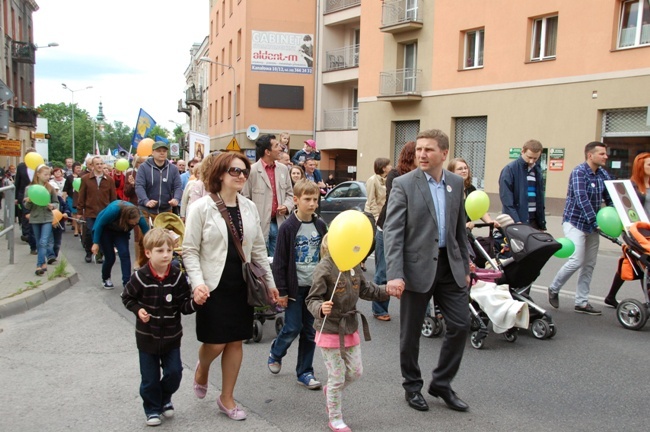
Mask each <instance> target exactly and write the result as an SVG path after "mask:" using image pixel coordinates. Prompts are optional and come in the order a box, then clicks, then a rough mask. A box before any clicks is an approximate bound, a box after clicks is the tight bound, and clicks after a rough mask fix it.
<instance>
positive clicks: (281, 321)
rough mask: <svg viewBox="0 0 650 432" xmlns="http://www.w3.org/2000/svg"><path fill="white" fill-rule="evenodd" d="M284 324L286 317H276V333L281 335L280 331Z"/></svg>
mask: <svg viewBox="0 0 650 432" xmlns="http://www.w3.org/2000/svg"><path fill="white" fill-rule="evenodd" d="M283 326H284V318H282V317H281V316H279V317H277V318H276V319H275V334H277V335H279V334H280V331H282V327H283Z"/></svg>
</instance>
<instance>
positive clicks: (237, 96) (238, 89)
mask: <svg viewBox="0 0 650 432" xmlns="http://www.w3.org/2000/svg"><path fill="white" fill-rule="evenodd" d="M235 103H236V104H237V115H239V114H240V113H241V87H240V85H239V84H237V94H236V95H235Z"/></svg>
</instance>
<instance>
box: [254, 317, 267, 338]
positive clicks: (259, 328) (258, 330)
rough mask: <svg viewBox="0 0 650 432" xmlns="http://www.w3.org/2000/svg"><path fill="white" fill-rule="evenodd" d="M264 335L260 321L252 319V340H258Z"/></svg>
mask: <svg viewBox="0 0 650 432" xmlns="http://www.w3.org/2000/svg"><path fill="white" fill-rule="evenodd" d="M263 335H264V329H263V328H262V323H261V322H259V321H258V320H255V321H253V341H255V342H259V341H261V340H262V336H263Z"/></svg>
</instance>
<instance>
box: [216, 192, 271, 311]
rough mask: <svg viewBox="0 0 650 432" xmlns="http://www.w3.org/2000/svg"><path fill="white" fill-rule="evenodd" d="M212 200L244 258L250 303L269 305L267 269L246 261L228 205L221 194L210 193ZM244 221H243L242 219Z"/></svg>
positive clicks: (240, 255)
mask: <svg viewBox="0 0 650 432" xmlns="http://www.w3.org/2000/svg"><path fill="white" fill-rule="evenodd" d="M210 197H211V198H212V200H213V201H214V202H215V204H217V208H218V209H219V211H220V212H221V216H222V217H223V218H224V220H225V221H226V224H227V225H228V228H229V229H230V233H231V234H232V236H233V240H234V242H235V247H236V248H237V252H238V253H239V257H240V258H241V260H242V263H243V264H242V272H243V275H244V281H245V282H246V294H247V295H246V297H247V301H248V304H249V305H250V306H253V307H267V306H270V305H272V304H273V302H272V301H271V297H270V296H269V287H268V285H267V283H266V278H265V276H266V270H264V268H263V267H262V266H260V265H259V264H257V263H256V262H253V261H250V262H247V261H246V256H245V255H244V251H243V249H242V244H241V241H238V238H239V236H238V235H237V231H236V230H235V227H234V225H233V224H232V223H231V222H230V217H229V216H228V210H227V209H226V205H225V204H224V202H223V200H222V199H221V197H220V196H219V195H216V194H213V193H211V194H210ZM242 223H243V221H242Z"/></svg>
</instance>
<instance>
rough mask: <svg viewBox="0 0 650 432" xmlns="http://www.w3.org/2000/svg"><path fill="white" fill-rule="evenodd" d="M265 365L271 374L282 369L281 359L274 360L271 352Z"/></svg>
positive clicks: (277, 372)
mask: <svg viewBox="0 0 650 432" xmlns="http://www.w3.org/2000/svg"><path fill="white" fill-rule="evenodd" d="M266 365H267V366H268V367H269V370H270V371H271V373H272V374H279V373H280V370H282V360H276V359H275V357H273V354H269V359H268V361H267V362H266Z"/></svg>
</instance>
